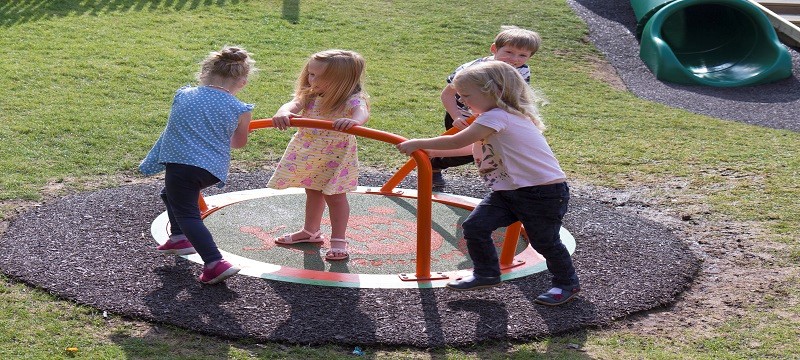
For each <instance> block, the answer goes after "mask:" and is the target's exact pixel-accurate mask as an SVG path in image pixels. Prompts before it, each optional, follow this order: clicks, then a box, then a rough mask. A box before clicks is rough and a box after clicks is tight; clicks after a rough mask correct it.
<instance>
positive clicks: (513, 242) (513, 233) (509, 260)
mask: <svg viewBox="0 0 800 360" xmlns="http://www.w3.org/2000/svg"><path fill="white" fill-rule="evenodd" d="M475 118H476V116H474V115H473V116H470V117H469V118H468V119H467V124H472V122H473V121H475ZM459 131H461V129H458V128H456V127H455V126H454V127H451V128H450V129H447V131H445V132H443V133H442V135H453V134H455V133H457V132H459ZM417 163H418V162H416V161H413V160H412V159H409V160H408V162H406V163H405V165H403V166H402V167H400V169H399V170H397V172H396V173H395V174H394V175H392V177H391V178H389V180H387V181H386V184H384V185H383V187H382V188H381V192H391V191H392V190H394V188H395V187H397V185H398V184H400V182H401V181H403V179H405V177H406V176H408V174H409V173H411V171H412V170H414V167H415V166H416V164H417ZM428 163H430V159H429V161H428ZM419 176H420V177H421V176H422V174H421V173H420V174H419ZM521 232H522V224H521V223H519V222H516V223H514V224H511V226H508V227H507V228H506V233H505V237H504V238H503V248H502V250H501V251H500V267H501V268H503V269H505V268H510V267H513V266H516V265H519V263H514V256H515V255H516V249H517V242H518V241H519V235H520V233H521Z"/></svg>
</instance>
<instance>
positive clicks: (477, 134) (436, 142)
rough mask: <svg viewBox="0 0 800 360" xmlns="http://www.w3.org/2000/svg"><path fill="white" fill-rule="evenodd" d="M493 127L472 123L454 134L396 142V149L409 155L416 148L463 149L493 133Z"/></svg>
mask: <svg viewBox="0 0 800 360" xmlns="http://www.w3.org/2000/svg"><path fill="white" fill-rule="evenodd" d="M494 131H495V130H494V129H492V128H490V127H488V126H484V125H480V124H472V125H470V126H469V127H468V128H466V129H465V130H464V131H461V132H459V133H456V134H455V135H442V136H437V137H435V138H428V139H411V140H407V141H404V142H401V143H400V144H397V150H400V152H402V153H404V154H406V155H411V153H413V152H414V151H416V150H418V149H426V150H454V149H463V148H465V147H467V146H470V145H472V144H473V143H475V142H477V141H479V140H481V139H484V138H486V137H487V136H489V135H491V134H492V133H494Z"/></svg>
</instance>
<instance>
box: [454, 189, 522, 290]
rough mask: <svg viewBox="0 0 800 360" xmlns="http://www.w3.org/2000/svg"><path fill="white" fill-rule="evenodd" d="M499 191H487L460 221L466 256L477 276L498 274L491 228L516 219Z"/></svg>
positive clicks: (499, 226)
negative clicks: (470, 211)
mask: <svg viewBox="0 0 800 360" xmlns="http://www.w3.org/2000/svg"><path fill="white" fill-rule="evenodd" d="M501 193H503V192H498V191H492V192H491V193H489V195H487V196H486V197H485V198H483V200H482V201H481V202H480V204H478V206H476V207H475V209H474V210H472V213H470V214H469V216H468V217H467V219H466V220H464V223H462V224H461V227H462V228H463V229H464V239H466V240H467V249H468V250H469V256H470V257H471V258H472V263H473V264H474V269H473V274H475V275H477V276H481V277H498V276H500V261H499V259H498V258H497V248H496V247H495V246H494V240H492V232H494V231H495V230H497V229H498V228H501V227H505V226H509V225H511V224H513V223H514V222H516V221H517V218H516V217H515V216H514V214H513V213H512V212H511V211H510V209H509V208H508V205H507V204H506V199H505V198H504V197H503V196H502V194H501Z"/></svg>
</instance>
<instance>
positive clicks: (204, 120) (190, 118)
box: [139, 86, 255, 187]
mask: <svg viewBox="0 0 800 360" xmlns="http://www.w3.org/2000/svg"><path fill="white" fill-rule="evenodd" d="M253 107H255V106H254V105H253V104H246V103H244V102H242V101H240V100H239V99H237V98H236V97H235V96H233V95H231V94H228V93H226V92H224V91H220V90H216V89H212V88H209V87H206V86H199V87H194V86H184V87H182V88H180V89H178V91H177V92H176V93H175V97H174V99H173V100H172V109H171V110H170V113H169V119H168V120H167V126H166V128H165V129H164V132H162V133H161V136H159V138H158V140H157V141H156V143H155V145H153V148H152V149H150V152H149V153H148V154H147V157H145V158H144V160H142V163H141V164H140V165H139V171H141V172H142V174H144V175H154V174H157V173H160V172H162V171H164V169H165V166H164V164H166V163H176V164H184V165H192V166H197V167H199V168H202V169H205V170H207V171H208V172H210V173H211V174H212V175H214V176H215V177H216V178H217V179H219V181H220V183H219V185H218V186H219V187H222V186H224V185H225V181H226V179H227V178H228V168H229V167H230V161H231V137H232V136H233V132H234V131H235V130H236V127H237V126H238V125H239V116H240V115H241V114H243V113H246V112H250V111H252V110H253Z"/></svg>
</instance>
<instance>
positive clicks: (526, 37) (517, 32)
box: [494, 26, 542, 55]
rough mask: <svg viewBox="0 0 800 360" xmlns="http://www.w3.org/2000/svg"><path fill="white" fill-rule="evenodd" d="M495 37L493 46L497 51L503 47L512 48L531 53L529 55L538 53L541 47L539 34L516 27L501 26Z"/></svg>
mask: <svg viewBox="0 0 800 360" xmlns="http://www.w3.org/2000/svg"><path fill="white" fill-rule="evenodd" d="M500 29H501V30H502V31H500V33H499V34H497V36H495V38H494V45H495V46H496V47H497V48H498V49H499V48H501V47H503V46H512V47H515V48H518V49H524V50H528V51H530V52H531V55H533V54H535V53H536V52H537V51H539V47H540V46H541V45H542V38H541V37H540V36H539V33H537V32H535V31H531V30H527V29H523V28H519V27H516V26H502V27H500Z"/></svg>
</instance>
